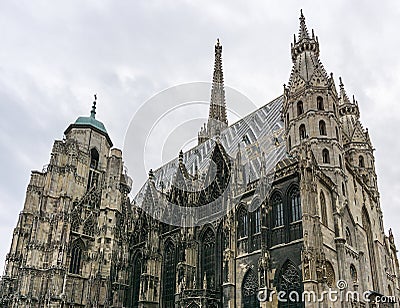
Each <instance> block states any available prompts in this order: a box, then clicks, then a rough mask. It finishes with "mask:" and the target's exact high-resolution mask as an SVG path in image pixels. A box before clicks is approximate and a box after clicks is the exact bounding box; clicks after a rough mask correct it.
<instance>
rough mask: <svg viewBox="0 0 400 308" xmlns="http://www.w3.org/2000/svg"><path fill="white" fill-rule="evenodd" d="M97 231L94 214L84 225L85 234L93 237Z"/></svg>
mask: <svg viewBox="0 0 400 308" xmlns="http://www.w3.org/2000/svg"><path fill="white" fill-rule="evenodd" d="M95 229H96V225H95V220H94V218H93V214H91V215H90V216H89V217H88V218H87V219H86V220H85V223H84V224H83V234H86V235H89V236H93V235H94V232H95Z"/></svg>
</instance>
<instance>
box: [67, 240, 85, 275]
mask: <svg viewBox="0 0 400 308" xmlns="http://www.w3.org/2000/svg"><path fill="white" fill-rule="evenodd" d="M82 252H83V243H82V242H80V241H75V242H74V243H73V244H72V248H71V260H70V263H69V272H70V273H71V274H76V275H79V274H80V272H81V265H82Z"/></svg>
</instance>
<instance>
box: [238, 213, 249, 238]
mask: <svg viewBox="0 0 400 308" xmlns="http://www.w3.org/2000/svg"><path fill="white" fill-rule="evenodd" d="M247 234H248V222H247V211H246V210H245V209H244V208H241V209H240V210H239V213H238V237H239V238H243V237H246V236H247Z"/></svg>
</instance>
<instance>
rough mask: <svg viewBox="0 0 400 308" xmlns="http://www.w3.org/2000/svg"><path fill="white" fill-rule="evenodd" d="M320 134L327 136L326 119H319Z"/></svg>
mask: <svg viewBox="0 0 400 308" xmlns="http://www.w3.org/2000/svg"><path fill="white" fill-rule="evenodd" d="M319 134H320V135H321V136H326V124H325V121H323V120H321V121H319Z"/></svg>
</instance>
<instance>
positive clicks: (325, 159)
mask: <svg viewBox="0 0 400 308" xmlns="http://www.w3.org/2000/svg"><path fill="white" fill-rule="evenodd" d="M322 162H323V163H324V164H329V163H330V162H331V158H330V155H329V150H328V149H323V150H322Z"/></svg>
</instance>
